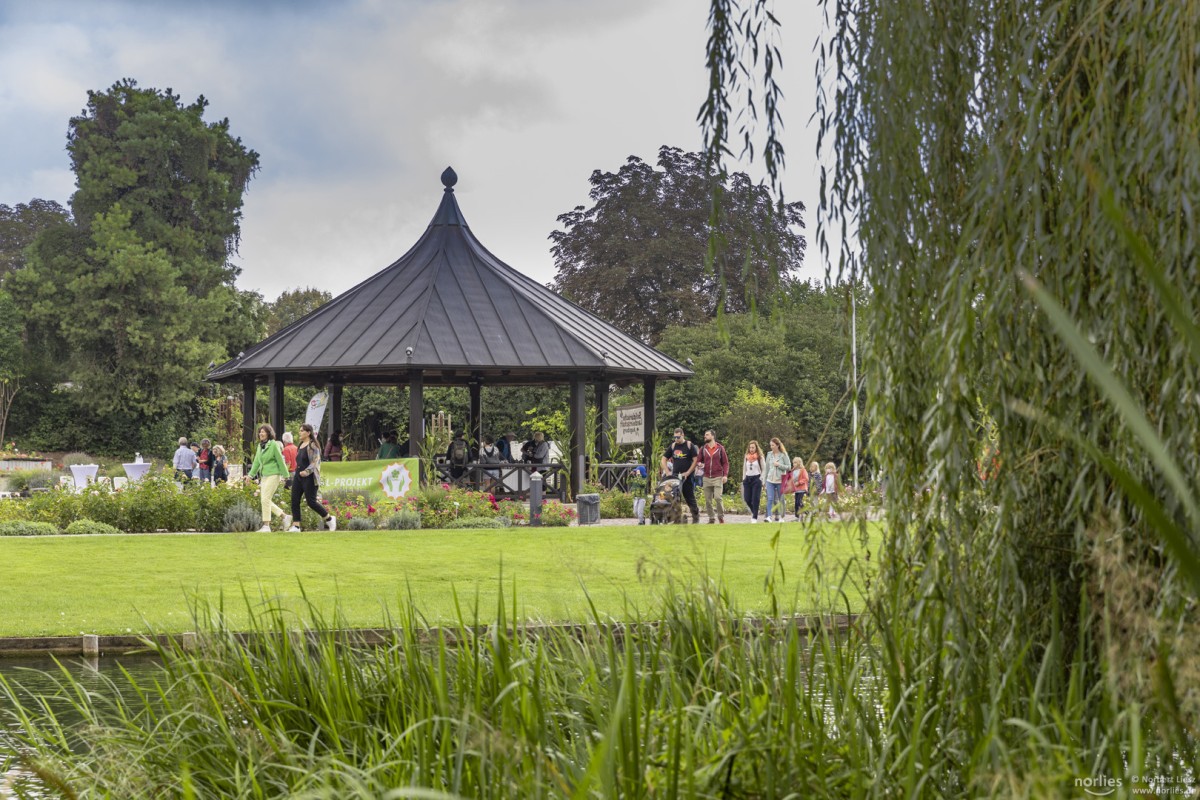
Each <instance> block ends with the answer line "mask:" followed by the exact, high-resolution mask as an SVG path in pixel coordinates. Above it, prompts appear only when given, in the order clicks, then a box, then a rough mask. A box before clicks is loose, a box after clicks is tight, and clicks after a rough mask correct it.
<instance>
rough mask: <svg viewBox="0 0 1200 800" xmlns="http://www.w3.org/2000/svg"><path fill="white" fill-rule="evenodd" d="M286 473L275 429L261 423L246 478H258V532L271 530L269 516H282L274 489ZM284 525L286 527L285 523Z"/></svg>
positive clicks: (283, 515) (286, 469) (284, 515)
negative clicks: (259, 511) (260, 516)
mask: <svg viewBox="0 0 1200 800" xmlns="http://www.w3.org/2000/svg"><path fill="white" fill-rule="evenodd" d="M287 474H288V468H287V462H286V461H284V460H283V446H282V445H280V444H279V442H278V441H276V439H275V429H274V428H272V427H271V426H270V425H267V424H266V423H263V424H262V425H259V426H258V447H256V448H254V461H253V462H252V463H251V464H250V474H249V475H247V476H246V480H248V481H249V480H254V479H255V478H258V479H259V481H258V498H259V501H260V502H261V503H262V521H263V525H262V527H261V528H259V529H258V532H259V533H270V532H271V516H272V515H277V516H280V517H284V518H285V520H286V518H287V515H286V514H284V513H283V509H282V508H280V507H279V506H277V505H275V500H274V498H275V491H276V490H277V489H278V488H279V484H280V483H282V482H283V479H284V477H285V476H286V475H287ZM284 527H287V526H286V525H285V526H284Z"/></svg>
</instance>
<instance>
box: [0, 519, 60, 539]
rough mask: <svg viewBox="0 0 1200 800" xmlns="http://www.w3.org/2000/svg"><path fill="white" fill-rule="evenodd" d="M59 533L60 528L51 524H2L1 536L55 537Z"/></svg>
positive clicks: (14, 522)
mask: <svg viewBox="0 0 1200 800" xmlns="http://www.w3.org/2000/svg"><path fill="white" fill-rule="evenodd" d="M58 532H59V527H58V526H57V525H55V524H53V523H50V522H29V521H27V520H14V521H12V522H0V536H53V535H55V534H56V533H58Z"/></svg>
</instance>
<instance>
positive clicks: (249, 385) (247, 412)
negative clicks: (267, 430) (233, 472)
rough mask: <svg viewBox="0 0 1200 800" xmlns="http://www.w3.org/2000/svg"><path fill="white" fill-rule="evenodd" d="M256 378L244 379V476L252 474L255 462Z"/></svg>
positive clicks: (247, 376)
mask: <svg viewBox="0 0 1200 800" xmlns="http://www.w3.org/2000/svg"><path fill="white" fill-rule="evenodd" d="M255 388H256V387H255V383H254V378H253V377H251V376H249V375H246V376H243V377H242V464H243V466H244V467H245V472H244V473H243V474H248V473H249V472H250V463H251V462H252V461H253V460H254V429H255V427H256V426H255V424H254V399H255V398H254V394H255Z"/></svg>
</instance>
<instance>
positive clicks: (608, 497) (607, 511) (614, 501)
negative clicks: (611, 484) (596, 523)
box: [600, 489, 634, 519]
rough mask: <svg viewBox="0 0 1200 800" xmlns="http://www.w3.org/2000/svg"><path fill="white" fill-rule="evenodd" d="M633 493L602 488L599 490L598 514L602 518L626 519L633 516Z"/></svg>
mask: <svg viewBox="0 0 1200 800" xmlns="http://www.w3.org/2000/svg"><path fill="white" fill-rule="evenodd" d="M633 498H634V495H633V494H632V493H629V492H617V491H612V490H608V489H604V490H602V491H601V492H600V516H601V518H603V519H628V518H630V517H632V516H633Z"/></svg>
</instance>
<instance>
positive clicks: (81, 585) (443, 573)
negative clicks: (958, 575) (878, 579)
mask: <svg viewBox="0 0 1200 800" xmlns="http://www.w3.org/2000/svg"><path fill="white" fill-rule="evenodd" d="M779 528H780V526H779V525H767V524H759V525H749V524H742V525H721V526H717V525H714V526H709V525H699V526H680V527H660V526H640V527H639V526H612V527H587V528H548V529H546V528H543V529H540V530H533V529H526V528H522V529H509V530H477V531H411V532H403V531H372V532H358V531H345V532H342V531H339V532H337V533H302V534H283V533H226V534H214V535H178V534H176V535H167V534H136V535H122V536H97V537H51V538H36V539H34V538H29V539H26V538H15V537H14V538H0V636H38V635H75V634H81V633H99V634H121V633H126V632H127V631H129V632H134V633H142V632H146V631H147V630H149V629H153V630H156V631H160V632H177V631H185V630H192V629H194V627H195V626H194V624H193V622H192V619H191V613H190V611H189V601H191V600H194V599H196V598H204V599H207V600H209V601H213V602H215V601H217V600H219V598H220V597H221V595H222V593H223V594H224V598H225V605H226V609H227V612H228V613H229V614H230V615H231V617H232V618H233V621H234V624H235V625H236V624H237V623H238V621H240V620H245V619H246V618H247V613H248V611H247V608H246V603H245V602H244V600H243V599H242V595H243V589H245V591H246V593H247V594H249V595H250V596H251V597H253V598H254V599H255V600H256V602H257V601H258V600H259V599H260V598H261V597H262V596H263V595H264V594H265V595H267V596H270V597H274V598H277V599H278V600H279V601H280V602H281V603H283V604H284V605H285V606H287V607H289V608H299V607H300V606H301V603H300V602H299V598H300V587H303V590H304V592H305V593H306V594H307V596H308V598H309V600H310V601H312V602H313V603H314V605H315V606H316V607H317V608H319V609H321V610H322V613H323V614H329V613H330V612H331V611H332V610H333V608H334V606H335V605H336V606H337V608H338V609H339V610H340V612H341V613H342V615H343V616H344V620H345V623H346V624H349V625H351V626H354V627H376V626H382V625H385V624H386V623H387V614H388V613H393V614H394V612H395V611H396V609H397V608H399V606H400V603H401V602H402V600H403V598H405V597H407V596H408V594H409V592H410V591H411V593H412V596H413V598H415V601H416V606H417V608H418V609H420V611H421V612H422V613H423V614H425V616H426V617H427V618H428V619H429V620H430V621H431V622H435V623H436V622H445V621H450V620H452V619H453V617H454V596H453V595H454V592H455V591H457V593H458V596H459V598H460V601H461V602H462V603H463V604H464V606H466V607H467V608H469V607H471V606H473V605H474V604H475V602H476V597H478V602H479V607H480V618H481V619H483V620H484V621H486V620H488V619H489V618H494V616H495V608H496V590H497V587H498V586H499V583H500V581H501V580H503V583H504V594H505V597H506V598H507V602H508V605H509V606H510V607H511V603H512V594H513V587H514V583H515V588H516V596H517V603H518V613H519V616H520V617H521V618H523V619H542V620H562V619H575V620H579V619H586V618H587V615H588V610H587V603H586V600H585V597H584V591H583V588H582V587H586V590H587V593H588V594H589V595H590V596H591V598H592V601H593V602H594V603H595V604H596V606H597V607H598V608H599V610H600V612H601V613H602V614H607V615H612V616H616V617H623V616H628V614H627V612H626V602H627V601H628V603H629V604H631V605H632V606H634V607H636V608H639V609H643V610H646V609H648V608H649V607H650V606H651V605H652V604H653V600H654V599H655V598H656V597H657V596H658V594H659V593H660V592H661V591H662V590H663V588H664V587H665V586H666V584H667V576H668V575H669V576H673V577H675V578H677V579H680V580H683V581H689V580H692V579H695V578H697V577H698V576H700V575H701V574H702V573H703V572H704V571H705V570H707V572H708V574H710V575H712V576H716V575H718V574H719V575H721V577H722V578H723V581H724V584H725V585H726V586H727V587H728V589H729V591H730V594H731V596H732V599H733V602H734V603H735V605H736V607H737V608H739V609H742V610H745V611H759V610H764V609H766V608H767V603H768V599H767V595H766V594H765V592H764V588H763V580H764V577H765V576H766V575H767V572H768V570H769V569H770V567H771V564H772V563H773V557H774V556H773V552H772V549H771V538H772V536H773V534H774V533H775V532H776V531H777V530H779ZM879 535H880V529H879V527H878V526H872V527H870V528H869V548H868V549H869V550H870V556H871V558H870V560H868V559H867V558H865V556H866V555H867V549H864V547H863V546H862V544H861V541H860V533H859V529H858V527H857V526H854V525H849V524H838V523H822V524H817V525H814V526H812V527H811V528H808V527H804V526H801V525H799V524H797V523H788V524H785V525H783V532H782V536H781V537H780V546H779V554H780V563H781V564H782V566H783V570H784V576H785V579H786V580H785V581H784V582H783V583H782V584H781V586H780V587H779V589H778V590H777V594H778V596H779V598H780V602H781V604H783V605H785V606H787V607H788V608H789V609H791V608H792V606H793V600H796V603H795V606H796V608H797V609H798V610H802V611H803V610H811V609H813V608H814V607H815V601H814V599H813V598H814V596H815V595H816V594H818V593H820V594H828V592H829V589H830V588H832V584H833V583H835V582H836V580H837V578H838V576H840V575H841V572H842V569H841V568H840V567H841V566H844V565H846V564H850V565H851V566H852V572H853V574H854V575H855V576H861V575H862V574H863V570H868V571H873V568H874V563H875V558H874V557H875V553H876V547H877V544H878V539H879ZM814 552H816V553H819V554H820V569H819V570H814V569H811V568H809V565H810V563H811V561H812V557H811V556H812V554H813V553H814ZM502 570H503V578H501V574H502ZM818 575H819V576H820V577H818ZM853 583H854V586H850V587H847V593H848V595H849V597H850V600H851V602H852V604H853V605H854V606H858V605H859V604H860V602H861V598H860V595H859V592H858V589H860V588H861V585H862V579H861V577H856V578H854V579H853ZM839 610H844V608H843V609H839ZM855 610H856V609H855ZM466 613H467V616H468V618H470V617H471V613H470V612H469V611H468V612H466Z"/></svg>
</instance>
